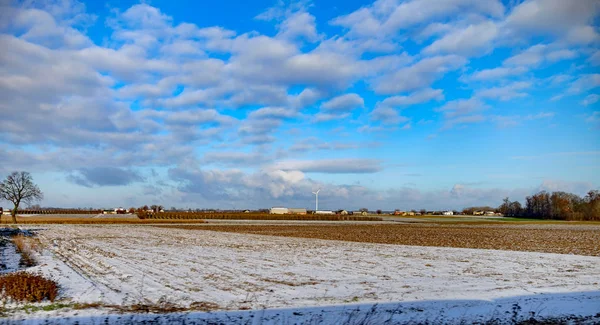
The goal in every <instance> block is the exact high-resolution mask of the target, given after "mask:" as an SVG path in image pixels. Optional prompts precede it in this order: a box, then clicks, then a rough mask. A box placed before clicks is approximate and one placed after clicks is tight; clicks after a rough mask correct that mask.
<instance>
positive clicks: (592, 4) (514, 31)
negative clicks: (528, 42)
mask: <svg viewBox="0 0 600 325" xmlns="http://www.w3.org/2000/svg"><path fill="white" fill-rule="evenodd" d="M599 11H600V5H598V2H597V1H595V0H581V1H576V2H574V3H571V2H565V1H562V0H529V1H524V2H522V3H521V4H519V5H518V6H516V7H515V8H514V9H513V10H512V12H511V13H510V15H508V17H507V18H506V21H505V24H506V28H507V29H508V30H509V31H510V32H511V36H512V37H520V38H523V37H535V36H547V35H554V36H558V37H562V38H563V39H564V40H565V41H567V42H574V43H584V44H585V43H589V42H593V41H595V40H598V33H597V32H595V31H594V29H593V28H591V26H590V25H588V24H592V23H593V19H594V18H595V17H596V16H597V15H598V12H599Z"/></svg>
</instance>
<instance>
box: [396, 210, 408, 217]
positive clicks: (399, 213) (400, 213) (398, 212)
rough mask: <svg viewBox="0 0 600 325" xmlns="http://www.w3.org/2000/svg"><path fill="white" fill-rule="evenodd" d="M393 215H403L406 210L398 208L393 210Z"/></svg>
mask: <svg viewBox="0 0 600 325" xmlns="http://www.w3.org/2000/svg"><path fill="white" fill-rule="evenodd" d="M394 215H395V216H404V215H406V212H404V211H400V210H396V211H394Z"/></svg>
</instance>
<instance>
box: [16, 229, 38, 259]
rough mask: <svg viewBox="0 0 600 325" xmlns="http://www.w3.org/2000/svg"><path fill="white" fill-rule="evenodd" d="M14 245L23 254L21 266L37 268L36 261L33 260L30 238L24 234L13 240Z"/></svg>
mask: <svg viewBox="0 0 600 325" xmlns="http://www.w3.org/2000/svg"><path fill="white" fill-rule="evenodd" d="M11 239H12V242H13V244H15V247H16V248H17V251H18V252H19V254H21V261H20V262H19V264H20V265H21V266H23V267H32V266H35V264H36V263H35V259H34V258H33V252H32V249H33V247H32V245H31V241H30V240H29V239H30V238H27V237H25V236H24V235H23V234H18V235H16V236H13V237H12V238H11Z"/></svg>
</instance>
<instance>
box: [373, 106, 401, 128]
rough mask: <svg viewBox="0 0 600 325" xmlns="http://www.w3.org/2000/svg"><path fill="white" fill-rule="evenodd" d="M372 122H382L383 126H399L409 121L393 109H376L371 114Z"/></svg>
mask: <svg viewBox="0 0 600 325" xmlns="http://www.w3.org/2000/svg"><path fill="white" fill-rule="evenodd" d="M369 116H370V117H371V120H373V121H376V122H381V123H383V124H399V123H404V122H407V121H408V120H409V118H407V117H405V116H400V114H399V113H398V111H396V110H395V109H393V108H391V107H381V106H380V107H376V108H375V109H374V110H373V111H371V113H369Z"/></svg>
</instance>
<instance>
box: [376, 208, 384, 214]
mask: <svg viewBox="0 0 600 325" xmlns="http://www.w3.org/2000/svg"><path fill="white" fill-rule="evenodd" d="M375 212H376V213H377V214H381V213H383V211H381V210H379V209H377V211H375Z"/></svg>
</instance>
